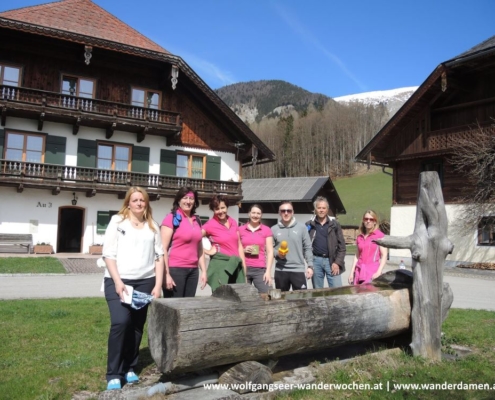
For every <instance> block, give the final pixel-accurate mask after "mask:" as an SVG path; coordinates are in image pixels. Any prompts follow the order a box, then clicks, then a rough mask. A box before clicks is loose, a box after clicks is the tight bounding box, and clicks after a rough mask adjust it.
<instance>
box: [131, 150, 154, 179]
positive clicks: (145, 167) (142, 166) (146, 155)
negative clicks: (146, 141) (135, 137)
mask: <svg viewBox="0 0 495 400" xmlns="http://www.w3.org/2000/svg"><path fill="white" fill-rule="evenodd" d="M131 171H133V172H144V173H146V174H147V173H149V172H150V148H149V147H139V146H134V147H133V148H132V165H131Z"/></svg>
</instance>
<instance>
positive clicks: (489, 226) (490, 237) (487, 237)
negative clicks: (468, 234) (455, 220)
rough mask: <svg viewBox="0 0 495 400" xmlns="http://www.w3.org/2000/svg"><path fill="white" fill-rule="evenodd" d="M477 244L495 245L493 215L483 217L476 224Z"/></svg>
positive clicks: (494, 221) (494, 219)
mask: <svg viewBox="0 0 495 400" xmlns="http://www.w3.org/2000/svg"><path fill="white" fill-rule="evenodd" d="M478 245H479V246H495V217H483V218H481V220H480V222H479V224H478Z"/></svg>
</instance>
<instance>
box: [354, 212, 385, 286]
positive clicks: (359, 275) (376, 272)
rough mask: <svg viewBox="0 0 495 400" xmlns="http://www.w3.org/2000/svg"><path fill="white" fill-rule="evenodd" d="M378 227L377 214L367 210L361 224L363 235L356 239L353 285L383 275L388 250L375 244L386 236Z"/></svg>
mask: <svg viewBox="0 0 495 400" xmlns="http://www.w3.org/2000/svg"><path fill="white" fill-rule="evenodd" d="M378 226H379V221H378V216H377V215H376V213H375V212H374V211H373V210H367V211H366V212H365V213H364V215H363V221H362V222H361V227H360V231H361V233H360V234H359V236H358V237H357V239H356V255H355V256H354V262H353V264H352V269H351V273H350V275H349V284H351V285H352V284H354V285H359V284H361V283H367V282H371V281H372V280H373V279H375V278H377V277H379V276H380V275H381V274H382V270H383V267H384V266H385V264H386V262H387V248H386V247H382V246H379V245H378V244H376V243H375V242H373V240H376V239H381V238H382V237H384V236H385V235H384V234H383V232H382V231H380V229H378Z"/></svg>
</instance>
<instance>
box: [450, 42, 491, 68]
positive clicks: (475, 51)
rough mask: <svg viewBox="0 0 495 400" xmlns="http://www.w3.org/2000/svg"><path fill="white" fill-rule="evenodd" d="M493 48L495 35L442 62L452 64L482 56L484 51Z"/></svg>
mask: <svg viewBox="0 0 495 400" xmlns="http://www.w3.org/2000/svg"><path fill="white" fill-rule="evenodd" d="M494 48H495V36H492V37H490V38H488V39H486V40H485V41H483V42H481V43H479V44H477V45H476V46H474V47H472V48H470V49H469V50H467V51H465V52H464V53H461V54H459V55H458V56H456V57H454V58H452V59H451V60H448V61H445V62H444V64H447V65H449V64H453V63H458V62H461V61H464V60H466V59H471V58H473V57H476V56H482V55H484V53H487V52H491V51H493V49H494Z"/></svg>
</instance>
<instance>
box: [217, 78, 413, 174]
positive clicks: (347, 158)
mask: <svg viewBox="0 0 495 400" xmlns="http://www.w3.org/2000/svg"><path fill="white" fill-rule="evenodd" d="M216 92H217V94H218V95H219V96H220V97H221V98H222V100H223V101H224V102H225V103H226V104H227V105H228V106H229V107H231V108H232V109H233V110H234V111H235V112H236V114H237V115H239V117H240V118H241V119H242V120H243V121H245V122H246V123H247V124H248V125H249V127H250V128H251V129H252V130H253V131H254V132H255V133H256V134H257V135H258V136H259V137H260V138H261V139H262V140H263V141H264V142H265V143H266V144H267V145H268V146H269V147H270V148H271V149H272V150H273V152H274V153H275V155H276V161H275V162H273V163H268V164H261V165H255V166H254V167H249V168H245V169H244V170H243V177H244V178H276V177H291V176H318V175H321V176H323V175H328V176H330V177H331V178H337V177H343V176H350V175H353V174H354V173H355V172H356V170H358V169H361V168H363V167H362V165H356V164H355V163H354V157H355V156H356V154H357V153H359V151H360V150H361V149H362V148H363V147H364V145H366V143H368V141H369V140H370V139H371V138H372V137H373V136H374V135H375V134H376V133H377V132H378V131H379V130H380V129H381V127H382V126H383V125H384V124H385V123H386V122H387V121H388V119H389V118H390V114H389V110H388V108H387V105H386V102H385V101H380V102H378V103H370V102H369V101H367V102H360V101H352V102H349V103H345V102H344V103H337V102H335V101H334V100H333V99H331V98H329V97H327V96H324V95H322V94H317V93H311V92H308V91H307V90H304V89H302V88H300V87H298V86H295V85H292V84H290V83H287V82H284V81H278V80H272V81H257V82H245V83H236V84H234V85H229V86H225V87H223V88H220V89H217V90H216ZM412 92H413V91H410V93H412ZM409 95H410V94H409ZM407 98H408V97H407V96H405V97H404V98H403V100H402V101H406V100H407ZM396 101H397V100H396ZM398 101H400V100H398Z"/></svg>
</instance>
